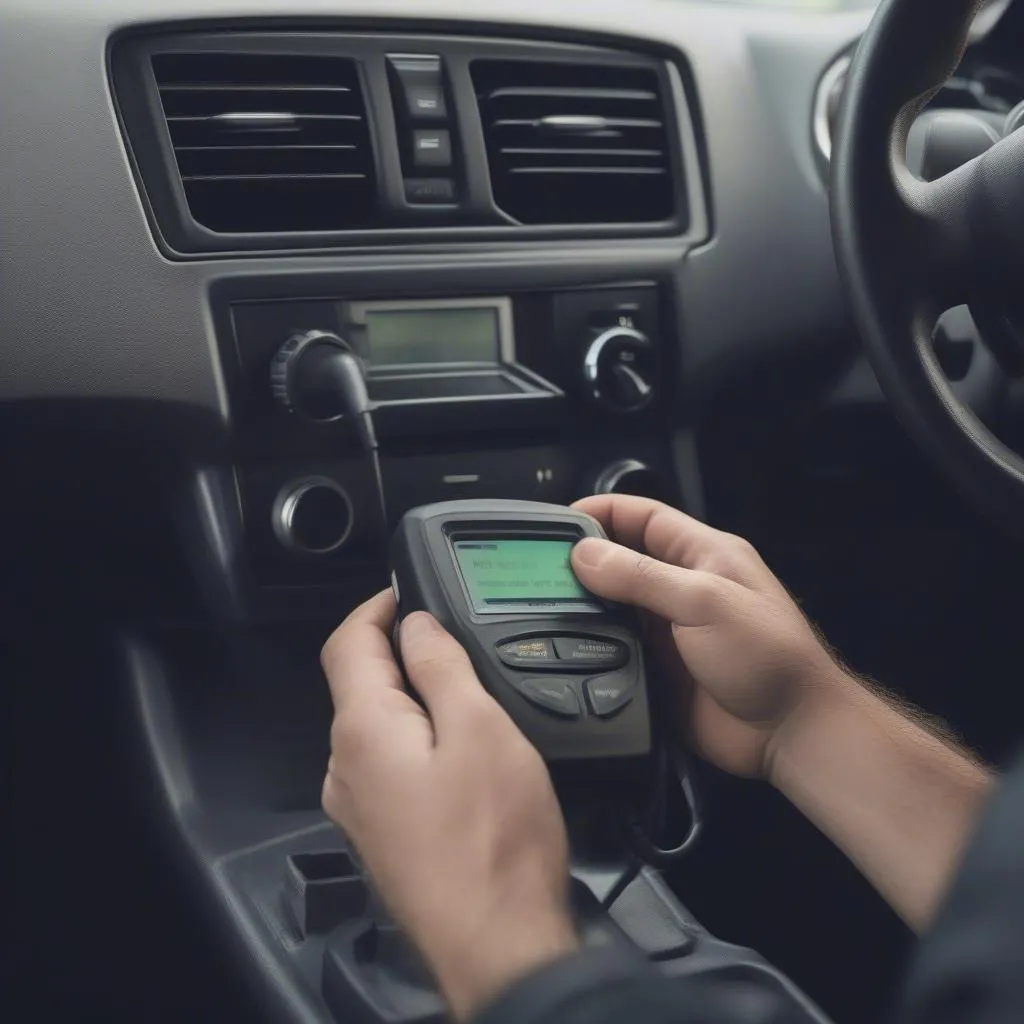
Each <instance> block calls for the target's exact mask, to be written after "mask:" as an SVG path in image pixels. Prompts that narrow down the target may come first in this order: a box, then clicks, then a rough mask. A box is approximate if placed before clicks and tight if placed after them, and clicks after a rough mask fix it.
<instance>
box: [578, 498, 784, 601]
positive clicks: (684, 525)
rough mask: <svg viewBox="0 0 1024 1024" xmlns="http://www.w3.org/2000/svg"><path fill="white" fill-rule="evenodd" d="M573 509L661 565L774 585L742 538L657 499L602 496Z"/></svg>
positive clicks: (761, 585) (754, 584)
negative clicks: (699, 570)
mask: <svg viewBox="0 0 1024 1024" xmlns="http://www.w3.org/2000/svg"><path fill="white" fill-rule="evenodd" d="M574 507H575V508H578V509H579V510H580V511H581V512H585V513H587V514H588V515H590V516H593V517H594V518H595V519H596V520H597V521H598V522H599V523H600V524H601V525H602V526H603V527H604V530H605V532H606V533H607V534H608V535H609V537H611V538H612V540H614V541H617V542H618V543H619V544H624V545H625V546H626V547H630V548H633V549H634V550H636V551H646V552H647V553H648V554H649V555H651V556H652V557H654V558H657V559H659V560H660V561H662V562H669V563H671V564H672V565H681V566H684V567H685V568H687V569H702V570H706V571H707V572H713V573H716V574H717V575H720V576H725V577H726V578H727V579H731V580H735V581H736V582H737V583H742V584H743V585H744V586H749V587H754V588H756V589H763V588H764V587H766V586H768V585H769V584H772V585H777V581H776V580H775V578H774V576H772V574H771V572H770V570H769V569H768V568H767V566H765V564H764V563H763V562H762V561H761V557H760V555H758V554H757V552H756V551H755V550H754V549H753V547H751V545H750V544H748V543H747V542H746V541H745V540H743V539H742V538H740V537H736V536H733V534H731V533H725V532H724V531H722V530H716V529H715V528H714V527H713V526H708V525H707V523H702V522H700V520H698V519H694V518H693V517H692V516H688V515H686V513H685V512H680V511H679V509H675V508H672V507H670V506H669V505H664V504H662V503H661V502H660V501H653V500H651V499H650V498H639V497H635V496H633V495H628V494H601V495H597V496H595V497H593V498H584V499H583V500H582V501H579V502H577V503H576V505H575V506H574Z"/></svg>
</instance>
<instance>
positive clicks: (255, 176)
mask: <svg viewBox="0 0 1024 1024" xmlns="http://www.w3.org/2000/svg"><path fill="white" fill-rule="evenodd" d="M153 73H154V75H155V77H156V83H157V86H158V88H159V91H160V100H161V103H162V104H163V112H164V116H165V118H166V120H167V128H168V131H169V133H170V138H171V143H172V145H173V147H174V156H175V159H176V161H177V165H178V172H179V174H180V175H181V181H182V185H183V187H184V190H185V198H186V199H187V201H188V206H189V210H190V212H191V214H192V217H193V219H194V220H195V221H196V222H197V223H199V224H201V225H203V226H204V227H206V228H209V229H210V230H211V231H215V232H220V233H223V232H247V233H248V232H253V233H264V232H302V231H336V230H346V229H351V228H361V227H367V226H373V221H374V220H375V219H376V209H375V194H376V190H375V181H374V173H373V154H372V151H371V147H370V138H369V132H368V129H367V123H366V109H365V106H364V102H363V95H362V89H361V87H360V84H359V77H358V74H357V71H356V66H355V64H354V63H353V62H352V61H351V60H348V59H346V58H338V57H321V56H298V55H294V56H293V55H290V54H249V53H245V54H240V53H223V52H220V53H219V52H203V53H162V54H156V55H154V56H153Z"/></svg>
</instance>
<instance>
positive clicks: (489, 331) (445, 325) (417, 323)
mask: <svg viewBox="0 0 1024 1024" xmlns="http://www.w3.org/2000/svg"><path fill="white" fill-rule="evenodd" d="M366 335H367V342H368V346H369V360H370V363H372V364H373V365H374V366H402V365H410V364H412V365H415V364H424V363H483V364H486V365H488V366H494V365H497V364H498V363H499V362H500V361H501V340H500V335H499V329H498V310H497V308H496V307H495V306H483V307H472V306H471V307H467V308H466V309H447V308H444V309H430V308H424V309H408V310H405V309H383V310H370V311H369V312H367V314H366Z"/></svg>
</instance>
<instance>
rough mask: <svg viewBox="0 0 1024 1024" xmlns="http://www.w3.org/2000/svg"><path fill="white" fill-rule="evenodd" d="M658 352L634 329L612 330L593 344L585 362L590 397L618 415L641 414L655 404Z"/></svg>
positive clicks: (585, 374) (584, 374)
mask: <svg viewBox="0 0 1024 1024" xmlns="http://www.w3.org/2000/svg"><path fill="white" fill-rule="evenodd" d="M656 376H657V367H656V365H655V349H654V344H653V343H652V342H651V339H650V338H648V337H647V335H646V334H641V333H640V331H638V330H636V329H635V328H633V327H624V326H619V327H609V328H608V330H606V331H602V332H601V333H600V334H598V335H597V337H596V338H594V340H593V341H591V343H590V345H589V346H588V348H587V352H586V355H585V356H584V358H583V378H584V380H585V382H586V386H587V389H588V391H589V393H590V396H591V397H592V398H593V399H595V401H598V402H600V403H601V404H602V405H604V406H606V407H607V408H609V409H613V410H614V411H615V412H639V411H640V410H641V409H643V408H645V407H646V406H648V405H650V404H651V402H652V401H653V400H654V381H655V379H656Z"/></svg>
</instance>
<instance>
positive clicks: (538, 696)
mask: <svg viewBox="0 0 1024 1024" xmlns="http://www.w3.org/2000/svg"><path fill="white" fill-rule="evenodd" d="M516 688H517V689H518V690H519V692H520V693H521V694H522V695H523V696H524V697H525V698H526V699H527V700H528V701H529V702H530V703H531V704H535V705H536V706H537V707H539V708H543V709H544V710H545V711H550V712H552V713H553V714H556V715H558V716H559V717H561V718H579V717H580V715H582V714H583V708H582V707H580V699H579V697H577V696H576V691H575V689H573V687H572V684H570V683H567V682H565V681H564V680H562V679H525V680H523V682H521V683H518V684H517V686H516Z"/></svg>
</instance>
